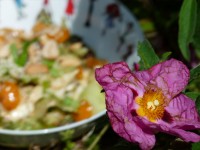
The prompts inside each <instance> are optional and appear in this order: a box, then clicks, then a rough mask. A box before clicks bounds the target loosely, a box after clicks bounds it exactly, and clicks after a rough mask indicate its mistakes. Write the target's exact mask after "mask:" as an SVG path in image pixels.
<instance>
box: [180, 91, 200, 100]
mask: <svg viewBox="0 0 200 150" xmlns="http://www.w3.org/2000/svg"><path fill="white" fill-rule="evenodd" d="M184 94H185V95H186V96H187V97H189V98H191V99H193V100H196V99H197V97H198V96H200V93H198V92H186V93H184Z"/></svg>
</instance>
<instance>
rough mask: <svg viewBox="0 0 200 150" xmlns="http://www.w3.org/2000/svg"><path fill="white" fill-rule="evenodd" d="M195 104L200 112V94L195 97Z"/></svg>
mask: <svg viewBox="0 0 200 150" xmlns="http://www.w3.org/2000/svg"><path fill="white" fill-rule="evenodd" d="M195 104H196V108H197V111H198V113H199V114H200V96H198V97H197V99H196V101H195Z"/></svg>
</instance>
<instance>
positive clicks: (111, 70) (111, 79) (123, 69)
mask: <svg viewBox="0 0 200 150" xmlns="http://www.w3.org/2000/svg"><path fill="white" fill-rule="evenodd" d="M95 77H96V80H97V81H98V82H99V84H100V85H101V86H102V87H103V88H104V90H106V89H110V88H112V87H109V86H113V84H114V83H115V84H121V83H122V84H124V85H126V86H129V87H130V88H132V90H133V92H136V91H137V92H136V93H137V95H140V94H142V93H143V89H144V86H143V85H142V84H141V83H140V81H139V80H138V79H137V78H136V77H135V76H134V74H132V72H131V70H130V69H129V67H128V65H127V64H126V63H125V62H117V63H112V64H107V65H104V66H103V67H101V68H97V69H96V70H95Z"/></svg>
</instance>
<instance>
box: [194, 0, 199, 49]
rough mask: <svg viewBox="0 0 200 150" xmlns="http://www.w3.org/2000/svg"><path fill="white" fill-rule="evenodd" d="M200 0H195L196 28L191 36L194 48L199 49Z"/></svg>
mask: <svg viewBox="0 0 200 150" xmlns="http://www.w3.org/2000/svg"><path fill="white" fill-rule="evenodd" d="M199 33H200V0H198V1H197V19H196V28H195V32H194V36H193V41H192V43H193V45H194V48H195V50H198V51H200V42H199V41H200V34H199Z"/></svg>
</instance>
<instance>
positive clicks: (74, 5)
mask: <svg viewBox="0 0 200 150" xmlns="http://www.w3.org/2000/svg"><path fill="white" fill-rule="evenodd" d="M20 2H21V4H20V3H19V1H15V0H9V1H8V0H0V28H1V27H11V28H17V29H24V30H27V31H29V30H30V29H31V27H32V26H33V25H34V23H35V21H36V18H37V16H38V14H39V13H40V12H41V10H46V11H48V12H49V13H50V15H51V17H52V20H53V22H54V23H56V24H59V25H60V24H61V22H62V21H63V20H64V22H65V23H66V24H67V26H68V27H69V29H70V31H71V33H72V34H76V35H79V36H81V37H82V38H83V41H84V42H85V43H86V44H88V45H89V46H90V47H91V48H92V49H93V50H94V52H95V53H96V56H97V57H99V58H103V59H107V60H108V61H109V62H115V61H121V60H124V61H126V62H127V63H128V64H129V66H131V67H132V66H133V63H135V62H138V61H139V57H138V55H137V43H138V41H142V40H143V39H144V36H143V33H142V31H141V29H140V27H139V25H138V22H137V20H136V18H135V17H134V15H133V14H132V13H130V12H129V11H128V10H127V8H126V7H124V6H123V5H122V4H121V3H120V2H119V1H115V0H84V1H83V0H43V1H42V0H21V1H20ZM8 10H9V11H8ZM10 10H12V11H10ZM105 114H106V110H103V111H102V112H100V113H98V114H96V115H94V116H93V117H91V118H89V119H86V120H83V121H80V122H76V123H72V124H69V125H63V126H60V127H55V128H51V129H43V130H34V131H20V130H6V129H0V145H4V146H9V147H29V146H30V145H40V146H45V145H47V144H49V143H51V142H57V141H59V140H60V139H61V137H62V136H61V135H62V132H66V131H68V130H73V131H74V134H73V136H72V138H73V139H74V138H77V137H80V136H81V135H84V134H85V133H87V132H88V131H90V130H91V129H92V128H93V127H94V126H97V125H101V124H102V122H103V121H104V120H105V117H106V115H105Z"/></svg>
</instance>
